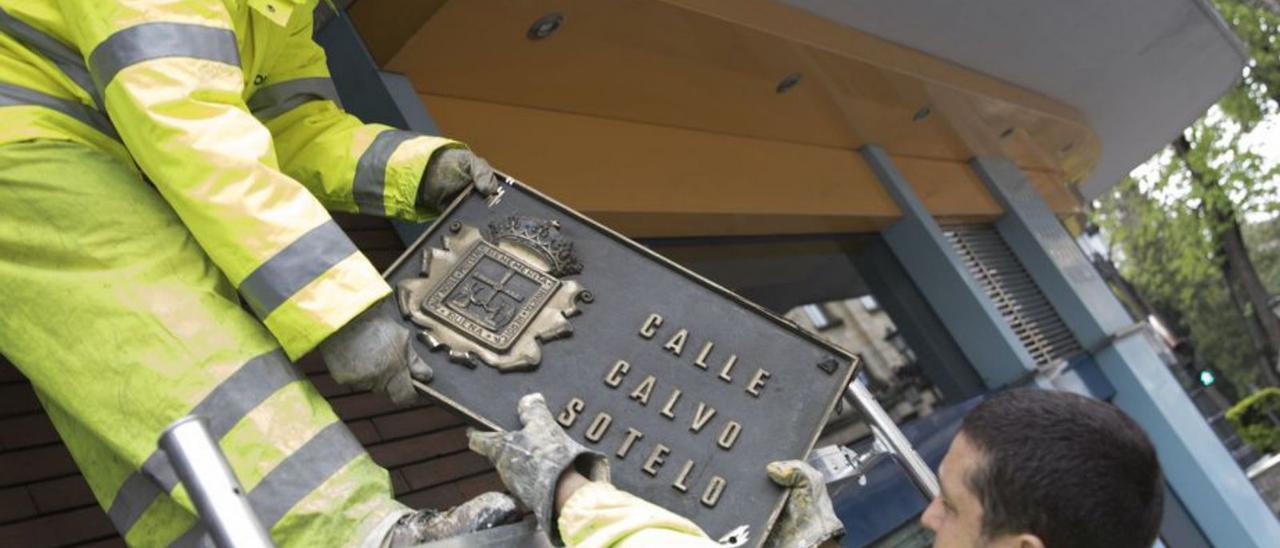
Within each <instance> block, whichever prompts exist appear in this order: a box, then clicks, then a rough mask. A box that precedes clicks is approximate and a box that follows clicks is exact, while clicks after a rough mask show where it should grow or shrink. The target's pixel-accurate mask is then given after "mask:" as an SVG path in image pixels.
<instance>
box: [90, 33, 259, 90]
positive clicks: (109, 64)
mask: <svg viewBox="0 0 1280 548" xmlns="http://www.w3.org/2000/svg"><path fill="white" fill-rule="evenodd" d="M164 57H191V58H194V59H204V60H207V61H215V62H218V63H225V64H228V65H231V66H234V67H236V68H239V67H240V52H239V51H238V50H237V49H236V35H235V33H233V32H231V30H230V29H220V28H216V27H208V26H205V25H194V24H190V23H143V24H141V25H136V26H132V27H129V28H126V29H122V30H119V31H116V33H115V34H112V35H111V36H109V37H107V39H106V40H104V41H103V42H102V43H101V44H98V47H96V48H93V53H91V54H89V71H90V72H91V73H93V81H94V84H96V85H97V87H98V89H99V90H104V89H106V87H107V84H109V83H111V80H112V79H113V78H115V76H116V73H118V72H120V71H121V70H124V69H125V68H126V67H129V66H132V65H135V64H137V63H141V62H143V61H149V60H151V59H160V58H164Z"/></svg>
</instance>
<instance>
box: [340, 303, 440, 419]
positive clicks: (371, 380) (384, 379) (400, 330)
mask: <svg viewBox="0 0 1280 548" xmlns="http://www.w3.org/2000/svg"><path fill="white" fill-rule="evenodd" d="M393 308H394V303H391V302H390V301H387V300H384V301H382V302H380V303H378V304H376V305H374V306H373V307H372V308H370V309H369V310H366V311H364V313H362V314H360V315H359V316H356V318H355V319H353V320H351V322H350V323H348V324H347V325H346V326H344V327H343V328H342V329H340V330H338V332H337V333H334V334H333V335H331V336H330V337H329V338H328V339H325V341H324V342H322V343H320V347H319V348H320V355H321V357H323V358H324V363H325V365H327V366H328V367H329V373H331V374H332V375H333V380H335V381H338V382H339V383H342V384H346V385H350V386H352V387H355V388H357V389H360V390H369V389H372V390H373V391H374V392H377V393H379V394H385V395H387V396H388V397H390V398H391V401H393V402H395V403H396V405H409V404H411V403H414V402H416V401H418V399H419V397H420V396H419V395H418V392H417V390H415V389H414V387H413V382H412V381H413V380H418V381H421V382H428V381H430V380H431V366H429V365H427V363H426V362H424V361H422V358H419V357H418V354H417V353H416V352H414V351H413V346H412V345H410V344H409V342H410V341H409V336H410V335H409V330H408V329H406V328H404V327H403V326H401V325H400V324H399V323H396V321H395V320H393V319H392V315H393V314H394V313H395V312H394V310H393Z"/></svg>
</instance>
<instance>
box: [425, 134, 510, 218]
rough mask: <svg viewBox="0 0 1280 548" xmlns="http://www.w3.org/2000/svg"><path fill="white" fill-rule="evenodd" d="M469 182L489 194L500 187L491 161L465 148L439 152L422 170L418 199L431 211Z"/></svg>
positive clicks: (446, 204)
mask: <svg viewBox="0 0 1280 548" xmlns="http://www.w3.org/2000/svg"><path fill="white" fill-rule="evenodd" d="M468 186H474V187H475V189H476V192H479V193H480V194H483V195H485V196H489V195H491V194H493V193H494V192H497V191H498V178H497V176H495V175H494V173H493V168H492V167H489V162H486V161H484V158H481V157H479V156H476V155H475V154H473V153H472V152H471V151H470V150H467V149H465V148H448V149H444V150H442V151H440V152H437V153H436V154H435V156H433V157H432V158H431V162H430V163H428V164H427V171H426V172H425V173H423V174H422V184H421V185H420V186H419V187H418V203H419V204H421V205H424V206H426V207H427V208H429V209H431V210H432V211H436V212H439V211H443V210H444V208H445V206H448V205H449V203H450V202H452V201H453V199H454V198H456V197H458V194H461V193H462V191H463V190H466V188H467V187H468Z"/></svg>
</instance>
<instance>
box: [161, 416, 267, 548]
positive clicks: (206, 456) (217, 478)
mask: <svg viewBox="0 0 1280 548" xmlns="http://www.w3.org/2000/svg"><path fill="white" fill-rule="evenodd" d="M160 449H161V450H163V451H164V452H165V455H167V456H168V457H169V462H170V464H172V465H173V469H174V471H175V472H177V474H178V479H180V480H182V485H183V486H184V487H186V488H187V494H188V495H190V496H191V502H192V503H193V504H195V507H196V511H197V512H198V513H199V514H200V522H201V523H202V524H203V525H204V528H205V530H206V531H208V532H209V536H210V537H211V538H212V539H213V542H214V544H216V545H217V546H219V547H221V548H267V547H270V546H274V545H273V544H271V537H270V535H268V534H267V531H266V529H263V527H262V523H260V522H259V521H258V517H257V515H255V514H254V513H253V508H252V507H250V506H249V499H248V498H246V496H245V493H244V489H243V488H241V487H240V482H239V481H237V480H236V476H235V474H234V473H233V472H232V471H231V466H230V465H229V464H227V458H226V456H224V455H223V454H222V450H221V449H219V448H218V443H217V442H216V441H214V439H213V436H211V435H210V434H209V428H208V427H207V426H206V425H205V420H204V419H203V418H200V417H197V416H194V415H188V416H186V417H183V418H181V419H178V420H177V421H175V422H174V423H173V424H171V425H169V427H168V428H166V429H165V431H164V433H163V434H161V435H160Z"/></svg>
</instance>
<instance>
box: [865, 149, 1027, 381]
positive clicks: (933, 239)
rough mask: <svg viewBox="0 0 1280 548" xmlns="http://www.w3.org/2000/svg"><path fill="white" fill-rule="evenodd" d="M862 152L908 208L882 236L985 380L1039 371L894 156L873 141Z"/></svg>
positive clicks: (896, 199)
mask: <svg viewBox="0 0 1280 548" xmlns="http://www.w3.org/2000/svg"><path fill="white" fill-rule="evenodd" d="M861 152H862V156H863V158H864V159H866V161H867V164H868V165H869V166H870V167H871V171H872V172H873V173H875V174H876V176H877V177H879V179H880V181H881V183H883V184H884V187H885V189H886V190H888V192H889V195H890V196H891V197H892V198H893V200H894V202H896V203H897V204H898V208H900V209H901V210H902V219H900V220H899V221H897V222H895V223H894V224H893V225H891V226H889V228H887V229H885V230H884V231H883V232H881V236H882V237H883V238H884V240H885V242H886V243H888V244H889V248H890V249H891V250H892V251H893V254H894V256H896V257H897V258H898V261H899V262H901V263H902V265H903V266H904V267H905V268H906V271H907V274H908V275H909V276H910V277H911V281H912V282H914V283H915V285H916V287H918V288H919V289H920V293H921V294H923V295H924V298H925V300H927V301H928V302H929V305H930V306H931V307H932V308H933V310H934V312H936V313H937V315H938V317H939V318H940V319H941V320H942V323H943V324H944V325H946V326H947V330H948V331H949V332H950V333H951V335H952V337H953V338H954V339H955V342H956V344H958V345H959V346H960V351H961V352H963V353H964V355H965V358H967V359H968V360H969V363H970V364H972V365H973V367H974V369H976V370H977V371H978V374H979V375H980V376H981V377H982V381H983V383H985V384H986V385H987V387H988V388H999V387H1001V386H1005V385H1007V384H1009V383H1012V382H1015V381H1018V380H1020V379H1023V378H1024V377H1026V376H1028V375H1029V374H1031V373H1034V371H1035V362H1034V361H1033V360H1032V358H1031V354H1030V353H1028V352H1027V349H1026V348H1025V347H1024V346H1022V342H1021V341H1019V340H1018V337H1017V336H1016V335H1014V333H1013V330H1012V329H1010V327H1009V324H1008V322H1006V321H1005V320H1004V318H1003V317H1002V316H1001V315H1000V312H999V311H997V310H996V307H995V304H994V303H992V302H991V299H990V298H989V297H987V294H986V292H984V291H983V290H982V288H981V287H980V286H979V285H978V282H977V281H976V280H974V278H973V276H972V275H971V274H970V273H969V270H968V268H966V267H965V266H964V263H963V262H962V261H961V259H960V256H959V255H958V254H957V253H956V251H955V250H954V249H953V248H952V247H951V243H950V242H949V241H948V240H947V238H946V236H944V235H943V234H942V229H941V227H939V226H938V222H937V221H936V220H935V219H934V218H933V215H931V214H930V213H929V211H928V210H927V209H925V207H924V204H923V203H921V201H920V198H919V197H918V196H916V193H915V190H914V189H913V188H912V187H911V185H910V184H909V183H908V182H907V180H906V179H905V178H903V176H902V173H900V172H899V171H898V169H897V167H895V166H894V165H893V161H892V160H891V159H890V158H889V155H888V154H887V153H885V151H884V149H882V148H880V147H877V146H873V145H872V146H866V147H863V148H862V151H861Z"/></svg>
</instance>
